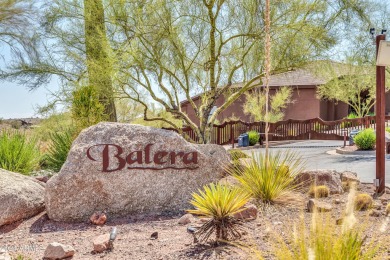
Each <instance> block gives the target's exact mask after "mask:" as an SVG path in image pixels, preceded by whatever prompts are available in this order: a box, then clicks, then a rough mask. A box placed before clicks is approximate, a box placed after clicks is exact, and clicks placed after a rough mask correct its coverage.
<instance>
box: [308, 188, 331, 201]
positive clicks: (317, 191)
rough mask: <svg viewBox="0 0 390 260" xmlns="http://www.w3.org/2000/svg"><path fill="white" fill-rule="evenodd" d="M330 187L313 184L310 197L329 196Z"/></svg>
mask: <svg viewBox="0 0 390 260" xmlns="http://www.w3.org/2000/svg"><path fill="white" fill-rule="evenodd" d="M329 193H330V191H329V188H328V186H325V185H321V186H312V187H310V190H309V195H310V197H314V198H326V197H328V196H329Z"/></svg>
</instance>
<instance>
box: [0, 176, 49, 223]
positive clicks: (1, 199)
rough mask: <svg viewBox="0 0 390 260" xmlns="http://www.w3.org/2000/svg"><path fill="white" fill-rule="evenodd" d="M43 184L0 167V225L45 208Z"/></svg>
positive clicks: (27, 216) (34, 213) (33, 214)
mask: <svg viewBox="0 0 390 260" xmlns="http://www.w3.org/2000/svg"><path fill="white" fill-rule="evenodd" d="M44 194H45V189H44V187H43V184H41V183H40V182H39V181H37V180H35V179H34V178H32V177H29V176H25V175H22V174H20V173H15V172H10V171H6V170H3V169H0V226H2V225H6V224H11V223H13V222H16V221H18V220H21V219H25V218H29V217H32V216H35V215H36V214H38V213H40V212H42V211H43V210H44V209H45V204H44Z"/></svg>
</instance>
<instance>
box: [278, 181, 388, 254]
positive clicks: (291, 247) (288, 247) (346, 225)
mask: <svg viewBox="0 0 390 260" xmlns="http://www.w3.org/2000/svg"><path fill="white" fill-rule="evenodd" d="M355 192H356V191H355V187H354V185H352V187H351V190H350V194H349V195H348V201H347V204H346V209H345V216H344V221H343V224H342V226H338V225H336V223H335V221H334V219H333V218H332V214H331V213H321V214H318V213H316V212H315V213H314V214H312V219H311V223H310V227H308V226H307V225H306V223H305V220H304V216H303V215H302V216H301V219H300V221H299V222H298V223H297V224H294V226H293V229H292V232H290V233H287V234H286V235H285V236H284V237H282V236H280V235H275V239H274V241H272V242H273V243H272V244H273V249H274V252H273V253H274V255H275V256H276V259H281V260H295V259H300V260H312V259H313V260H314V259H324V260H325V259H351V260H358V259H359V260H360V259H367V260H369V259H383V258H382V257H383V254H384V253H385V252H384V251H383V248H382V247H381V245H380V244H378V243H374V241H373V240H372V241H371V242H367V241H366V237H365V236H364V231H365V228H366V225H364V223H363V225H362V223H359V225H358V224H357V220H356V218H355V216H354V210H353V207H354V202H355V198H356V196H355Z"/></svg>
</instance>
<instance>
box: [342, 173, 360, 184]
mask: <svg viewBox="0 0 390 260" xmlns="http://www.w3.org/2000/svg"><path fill="white" fill-rule="evenodd" d="M341 181H342V182H343V181H345V182H356V183H357V184H359V183H360V180H359V178H358V177H357V174H356V173H355V172H349V171H345V172H342V173H341Z"/></svg>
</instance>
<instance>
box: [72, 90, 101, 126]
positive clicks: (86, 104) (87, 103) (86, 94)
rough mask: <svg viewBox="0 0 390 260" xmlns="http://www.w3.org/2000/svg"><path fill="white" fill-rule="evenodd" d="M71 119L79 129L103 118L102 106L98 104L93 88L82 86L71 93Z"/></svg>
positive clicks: (96, 93)
mask: <svg viewBox="0 0 390 260" xmlns="http://www.w3.org/2000/svg"><path fill="white" fill-rule="evenodd" d="M71 112H72V118H73V119H74V120H75V123H76V125H77V127H78V128H79V129H84V128H86V127H89V126H91V125H94V124H97V123H99V122H100V121H102V120H103V119H104V118H105V115H104V106H103V105H102V104H101V103H100V102H99V96H98V92H97V90H96V88H95V87H93V86H82V87H80V88H78V89H76V90H75V91H73V93H72V106H71Z"/></svg>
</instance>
